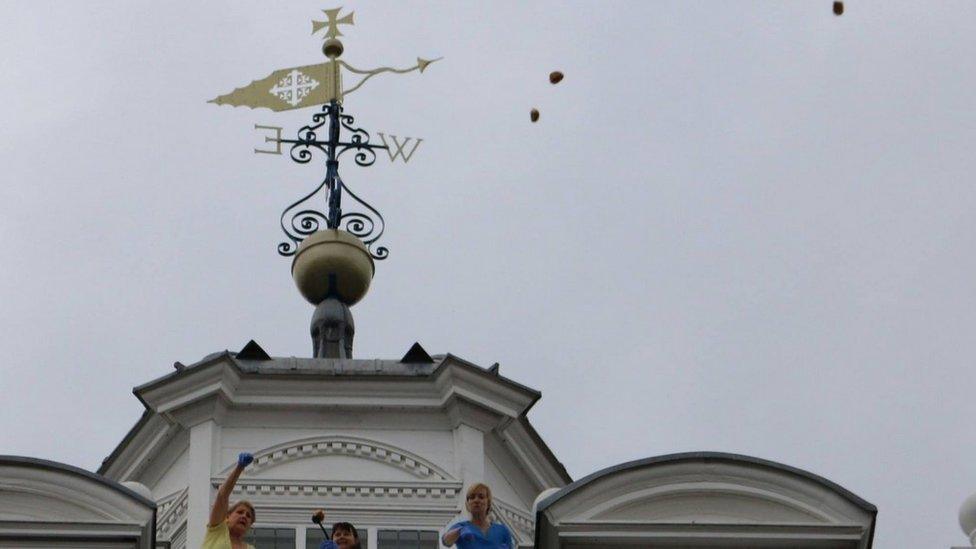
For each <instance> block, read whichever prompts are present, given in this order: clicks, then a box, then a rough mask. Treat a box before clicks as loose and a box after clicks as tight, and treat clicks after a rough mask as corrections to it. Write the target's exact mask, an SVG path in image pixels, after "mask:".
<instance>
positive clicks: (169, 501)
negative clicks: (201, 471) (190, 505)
mask: <svg viewBox="0 0 976 549" xmlns="http://www.w3.org/2000/svg"><path fill="white" fill-rule="evenodd" d="M188 491H189V490H188V489H187V488H184V489H182V490H180V491H178V492H175V493H173V494H170V495H168V496H166V497H163V498H161V499H160V500H159V501H158V502H156V534H157V535H158V536H159V537H160V538H162V539H168V540H172V534H173V533H174V532H175V531H176V530H177V529H178V528H179V526H181V525H185V524H186V511H187V492H188Z"/></svg>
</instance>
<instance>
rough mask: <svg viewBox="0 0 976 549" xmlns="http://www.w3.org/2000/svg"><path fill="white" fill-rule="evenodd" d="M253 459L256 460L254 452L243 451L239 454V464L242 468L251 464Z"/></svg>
mask: <svg viewBox="0 0 976 549" xmlns="http://www.w3.org/2000/svg"><path fill="white" fill-rule="evenodd" d="M252 461H254V455H252V454H249V453H247V452H241V453H240V454H238V455H237V466H238V467H240V468H241V469H243V468H245V467H247V466H248V465H250V464H251V462H252Z"/></svg>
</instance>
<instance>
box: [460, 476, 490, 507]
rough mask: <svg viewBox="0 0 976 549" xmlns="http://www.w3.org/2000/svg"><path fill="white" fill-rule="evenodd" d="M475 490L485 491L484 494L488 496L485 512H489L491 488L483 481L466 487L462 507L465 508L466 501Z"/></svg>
mask: <svg viewBox="0 0 976 549" xmlns="http://www.w3.org/2000/svg"><path fill="white" fill-rule="evenodd" d="M477 490H484V491H485V496H487V497H488V509H486V511H485V514H488V513H490V512H491V488H489V487H488V485H487V484H485V483H484V482H476V483H474V484H472V485H471V486H470V487H469V488H468V491H467V493H465V494H464V501H465V505H464V507H465V508H467V501H468V500H469V499H471V495H472V494H474V493H475V492H476V491H477Z"/></svg>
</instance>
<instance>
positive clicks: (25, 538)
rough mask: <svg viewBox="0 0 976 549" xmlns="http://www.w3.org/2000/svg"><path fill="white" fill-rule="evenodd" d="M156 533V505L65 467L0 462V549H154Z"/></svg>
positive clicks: (30, 461)
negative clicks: (42, 548)
mask: <svg viewBox="0 0 976 549" xmlns="http://www.w3.org/2000/svg"><path fill="white" fill-rule="evenodd" d="M155 530H156V504H155V503H153V502H152V501H151V500H150V499H147V498H146V497H145V496H144V495H141V494H139V493H137V492H136V491H134V490H132V489H130V488H128V487H126V486H123V485H121V484H119V483H117V482H115V481H112V480H109V479H107V478H105V477H103V476H100V475H96V474H94V473H91V472H89V471H85V470H84V469H79V468H77V467H73V466H71V465H65V464H63V463H57V462H53V461H47V460H43V459H37V458H28V457H20V456H0V545H3V546H21V545H22V546H33V545H35V544H36V543H41V542H43V543H46V544H55V545H66V546H67V545H71V546H76V545H77V546H82V545H84V546H88V545H92V546H95V545H99V546H103V545H106V544H117V543H120V542H124V543H125V545H126V546H128V547H138V548H144V549H152V548H153V547H154V546H155V541H156V539H155ZM8 544H9V545H8Z"/></svg>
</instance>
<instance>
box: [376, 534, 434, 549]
mask: <svg viewBox="0 0 976 549" xmlns="http://www.w3.org/2000/svg"><path fill="white" fill-rule="evenodd" d="M377 537H378V538H379V540H378V541H379V543H378V547H377V549H437V548H438V547H439V546H440V545H439V542H438V540H437V532H433V531H429V530H380V531H379V532H378V535H377Z"/></svg>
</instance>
